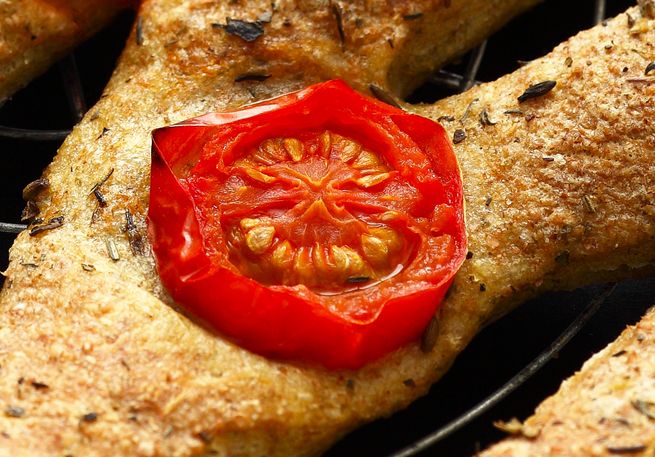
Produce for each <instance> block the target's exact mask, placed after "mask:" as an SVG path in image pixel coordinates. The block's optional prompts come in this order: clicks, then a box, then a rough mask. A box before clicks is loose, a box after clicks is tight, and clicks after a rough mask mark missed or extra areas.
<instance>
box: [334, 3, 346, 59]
mask: <svg viewBox="0 0 655 457" xmlns="http://www.w3.org/2000/svg"><path fill="white" fill-rule="evenodd" d="M331 7H332V14H333V15H334V20H335V21H336V22H337V32H338V33H339V41H340V42H341V46H342V48H343V45H344V44H345V43H346V34H345V33H344V31H343V12H342V11H341V6H340V5H338V4H336V3H331Z"/></svg>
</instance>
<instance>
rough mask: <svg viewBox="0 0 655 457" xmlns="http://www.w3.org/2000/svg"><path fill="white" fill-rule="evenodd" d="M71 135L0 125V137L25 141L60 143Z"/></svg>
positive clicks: (54, 131)
mask: <svg viewBox="0 0 655 457" xmlns="http://www.w3.org/2000/svg"><path fill="white" fill-rule="evenodd" d="M70 133H71V131H70V130H36V129H19V128H15V127H6V126H4V125H0V137H2V138H11V139H14V140H26V141H61V140H63V139H64V138H66V137H67V136H68V135H69V134H70Z"/></svg>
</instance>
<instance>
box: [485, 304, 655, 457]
mask: <svg viewBox="0 0 655 457" xmlns="http://www.w3.org/2000/svg"><path fill="white" fill-rule="evenodd" d="M654 332H655V310H653V309H651V310H649V311H648V312H647V313H646V315H645V316H644V317H643V318H642V320H641V321H640V322H639V323H638V324H637V325H635V326H632V327H628V328H627V329H626V330H625V331H624V332H623V333H622V334H621V336H620V337H619V338H618V339H617V340H616V341H614V342H613V343H612V344H610V345H609V346H607V347H606V348H605V349H603V350H602V351H601V352H599V353H598V354H596V355H594V356H593V357H592V358H591V359H590V360H589V361H588V362H586V363H585V364H584V366H583V367H582V368H581V370H580V371H579V372H578V373H576V374H575V375H574V376H572V377H571V378H569V379H568V380H566V381H565V382H564V383H563V384H562V386H561V387H560V389H559V391H558V392H557V393H556V394H555V395H553V396H552V397H550V398H548V399H547V400H546V401H544V402H543V403H542V404H541V405H539V407H538V408H537V410H536V412H535V414H534V415H533V416H532V417H530V418H529V419H528V420H527V421H526V422H525V424H524V425H523V430H527V431H528V433H527V434H528V435H530V437H531V438H526V437H524V436H521V435H520V434H519V435H517V436H516V437H512V438H508V439H506V440H504V441H502V442H500V443H498V444H496V445H494V446H492V447H491V448H489V449H488V450H486V451H484V452H482V453H480V456H481V457H522V456H534V455H539V456H544V457H546V456H555V455H557V456H562V457H564V456H577V455H593V456H598V457H600V456H612V455H617V454H629V455H634V456H646V455H650V454H652V449H653V447H654V446H655V427H654V426H653V419H652V416H653V410H652V408H653V400H654V399H655V392H654V391H653V386H652V379H653V377H654V376H655V372H654V371H655V370H654V369H653V363H652V361H653V358H654V357H655V346H654V345H653V333H654Z"/></svg>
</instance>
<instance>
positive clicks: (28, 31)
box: [0, 0, 128, 102]
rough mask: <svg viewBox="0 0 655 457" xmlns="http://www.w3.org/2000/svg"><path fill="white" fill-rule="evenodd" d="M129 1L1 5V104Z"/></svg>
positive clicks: (30, 0) (22, 0)
mask: <svg viewBox="0 0 655 457" xmlns="http://www.w3.org/2000/svg"><path fill="white" fill-rule="evenodd" d="M127 3H128V0H119V1H106V0H56V1H55V0H7V1H3V2H0V102H2V101H3V100H5V99H6V98H8V97H9V96H11V94H13V93H14V92H15V91H17V90H18V89H20V88H21V87H23V86H24V85H25V84H27V83H28V82H29V81H30V80H31V79H33V78H35V77H36V76H38V75H39V74H41V73H42V72H44V71H45V70H46V69H47V68H48V67H49V66H50V65H51V64H52V63H54V62H56V61H57V60H58V59H60V58H61V57H63V56H64V55H65V54H66V53H67V52H69V51H70V50H71V49H72V48H73V47H75V45H77V44H79V43H81V42H82V41H84V40H85V39H87V38H88V37H90V36H91V35H92V34H93V33H94V32H96V31H98V30H99V29H100V28H102V26H104V25H106V24H107V23H108V22H109V21H110V20H111V19H112V18H113V17H114V16H115V15H116V13H117V12H118V11H120V10H121V9H123V8H125V6H126V4H127Z"/></svg>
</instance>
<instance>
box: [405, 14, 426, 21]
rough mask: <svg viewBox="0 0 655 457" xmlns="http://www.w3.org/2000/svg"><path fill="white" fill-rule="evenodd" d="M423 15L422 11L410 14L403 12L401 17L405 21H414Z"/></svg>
mask: <svg viewBox="0 0 655 457" xmlns="http://www.w3.org/2000/svg"><path fill="white" fill-rule="evenodd" d="M422 17H423V13H411V14H405V15H404V16H403V19H405V20H406V21H415V20H416V19H420V18H422Z"/></svg>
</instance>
